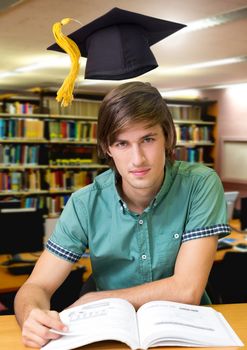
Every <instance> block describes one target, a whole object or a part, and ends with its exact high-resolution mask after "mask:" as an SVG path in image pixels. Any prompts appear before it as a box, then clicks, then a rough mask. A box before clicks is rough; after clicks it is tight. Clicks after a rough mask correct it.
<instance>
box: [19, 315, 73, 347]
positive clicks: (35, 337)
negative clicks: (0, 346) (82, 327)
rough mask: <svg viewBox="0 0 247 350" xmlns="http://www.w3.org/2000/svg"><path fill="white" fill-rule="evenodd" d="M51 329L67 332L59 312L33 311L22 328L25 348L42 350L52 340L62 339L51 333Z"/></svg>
mask: <svg viewBox="0 0 247 350" xmlns="http://www.w3.org/2000/svg"><path fill="white" fill-rule="evenodd" d="M50 328H53V329H55V330H57V331H63V332H66V331H67V330H68V329H67V327H66V326H65V325H64V324H63V323H62V322H61V320H60V317H59V313H58V312H57V311H50V310H40V309H33V310H32V311H31V312H30V314H29V316H28V317H27V319H26V320H25V321H24V323H23V326H22V341H23V344H24V345H25V346H29V347H34V348H40V347H41V346H44V345H45V344H46V343H48V341H49V340H51V339H57V338H59V337H61V335H59V334H55V333H52V332H50Z"/></svg>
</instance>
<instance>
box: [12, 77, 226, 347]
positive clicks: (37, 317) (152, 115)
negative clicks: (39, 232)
mask: <svg viewBox="0 0 247 350" xmlns="http://www.w3.org/2000/svg"><path fill="white" fill-rule="evenodd" d="M175 145H176V134H175V129H174V124H173V120H172V117H171V115H170V113H169V110H168V108H167V106H166V104H165V102H164V101H163V99H162V97H161V95H160V94H159V92H158V90H157V89H156V88H154V87H152V86H151V85H150V84H148V83H141V82H131V83H125V84H122V85H120V86H119V87H117V88H116V89H114V90H113V91H111V92H110V93H109V94H108V95H107V96H106V97H105V98H104V100H103V102H102V105H101V108H100V111H99V120H98V146H99V153H100V155H101V156H103V157H104V158H107V159H108V161H109V164H110V165H111V168H112V169H111V170H107V171H106V172H104V173H102V174H101V175H99V176H97V177H96V179H95V181H94V183H93V184H91V185H89V186H87V187H84V188H82V189H81V190H79V191H77V192H75V193H74V194H72V196H71V197H70V199H69V201H68V203H67V205H66V206H65V208H64V210H63V212H62V214H61V217H60V219H59V221H58V223H57V226H56V228H55V231H54V233H53V234H52V236H51V237H50V239H49V241H48V243H47V246H46V249H45V251H44V252H43V253H42V255H41V257H40V259H39V260H38V262H37V264H36V267H35V268H34V270H33V272H32V274H31V276H30V277H29V278H28V280H27V282H26V283H25V284H24V285H23V286H22V287H21V288H20V290H19V292H18V293H17V295H16V299H15V313H16V318H17V320H18V322H19V324H20V326H21V327H22V336H23V342H24V344H25V345H27V346H33V347H39V346H42V345H44V344H45V343H47V342H48V341H49V340H50V339H54V338H57V337H59V336H58V335H56V334H54V333H51V332H50V331H49V329H50V328H54V329H57V330H62V329H63V327H64V325H63V324H62V323H61V322H60V320H59V315H58V313H57V312H56V311H50V310H49V309H50V298H51V296H52V294H53V293H54V292H55V291H56V289H57V288H58V287H59V286H60V285H61V283H62V282H63V281H64V279H65V278H66V277H67V275H68V274H69V272H70V271H71V268H72V264H73V263H74V262H76V261H77V260H79V259H80V257H81V255H82V254H83V252H84V251H85V249H86V248H89V251H90V257H91V262H92V270H93V276H94V280H95V283H96V286H97V291H96V292H90V293H87V294H85V295H84V296H82V297H80V298H79V299H78V300H77V301H76V302H75V303H74V304H73V305H77V304H80V303H85V302H89V301H93V300H97V299H101V298H106V297H120V298H125V299H127V300H129V301H130V302H131V303H132V304H133V305H134V306H135V308H136V309H138V308H139V307H140V306H141V305H142V304H143V303H145V302H147V301H150V300H162V299H163V300H172V301H177V302H182V303H189V304H200V303H206V302H208V300H207V299H206V294H205V287H206V284H207V279H208V275H209V272H210V269H211V267H212V263H213V260H214V256H215V251H216V247H217V240H218V236H225V235H227V234H228V233H229V232H230V230H229V226H228V225H227V224H226V204H225V200H224V191H223V187H222V184H221V181H220V179H219V177H218V176H217V174H216V172H215V171H214V170H212V169H211V168H208V167H205V166H203V165H199V164H189V163H186V162H180V161H173V154H174V148H175Z"/></svg>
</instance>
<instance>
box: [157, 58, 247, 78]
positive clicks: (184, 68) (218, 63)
mask: <svg viewBox="0 0 247 350" xmlns="http://www.w3.org/2000/svg"><path fill="white" fill-rule="evenodd" d="M245 61H247V56H238V57H230V58H224V59H221V60H214V61H207V62H200V63H194V64H188V65H185V66H178V67H175V68H166V69H162V68H159V73H164V74H166V75H167V74H174V73H175V74H176V73H181V72H187V71H188V70H192V69H200V68H210V67H217V66H223V65H226V64H234V63H240V62H245Z"/></svg>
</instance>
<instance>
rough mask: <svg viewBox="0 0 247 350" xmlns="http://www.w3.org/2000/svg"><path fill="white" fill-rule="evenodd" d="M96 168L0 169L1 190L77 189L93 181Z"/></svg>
mask: <svg viewBox="0 0 247 350" xmlns="http://www.w3.org/2000/svg"><path fill="white" fill-rule="evenodd" d="M96 174H97V171H96V170H90V171H85V170H83V171H77V170H74V171H73V170H50V169H48V170H30V169H29V170H27V171H25V172H24V171H8V170H1V171H0V191H2V192H6V191H16V192H22V191H27V192H28V191H42V190H48V191H58V190H60V191H61V190H64V191H66V190H76V189H78V188H81V187H83V186H86V185H87V184H89V183H90V182H92V181H93V179H94V177H95V176H96Z"/></svg>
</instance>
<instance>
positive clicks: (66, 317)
mask: <svg viewBox="0 0 247 350" xmlns="http://www.w3.org/2000/svg"><path fill="white" fill-rule="evenodd" d="M60 317H61V320H62V321H63V322H64V323H65V324H66V325H67V326H68V327H69V331H68V332H66V333H64V332H56V331H54V332H55V333H59V334H63V335H62V337H61V338H59V339H56V340H52V341H50V342H49V343H48V344H47V345H45V346H43V347H42V348H41V349H42V350H56V349H59V350H69V349H74V348H75V347H78V346H82V345H86V344H90V343H93V342H97V341H102V340H117V341H120V342H123V343H126V344H127V345H128V346H129V347H130V348H132V349H137V348H139V336H138V330H137V322H136V312H135V309H134V307H133V306H132V305H131V304H130V303H129V302H127V301H126V300H123V299H118V298H107V299H102V300H100V301H94V302H90V303H87V304H84V305H80V306H76V307H72V308H70V309H66V310H64V311H62V312H61V313H60Z"/></svg>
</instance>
